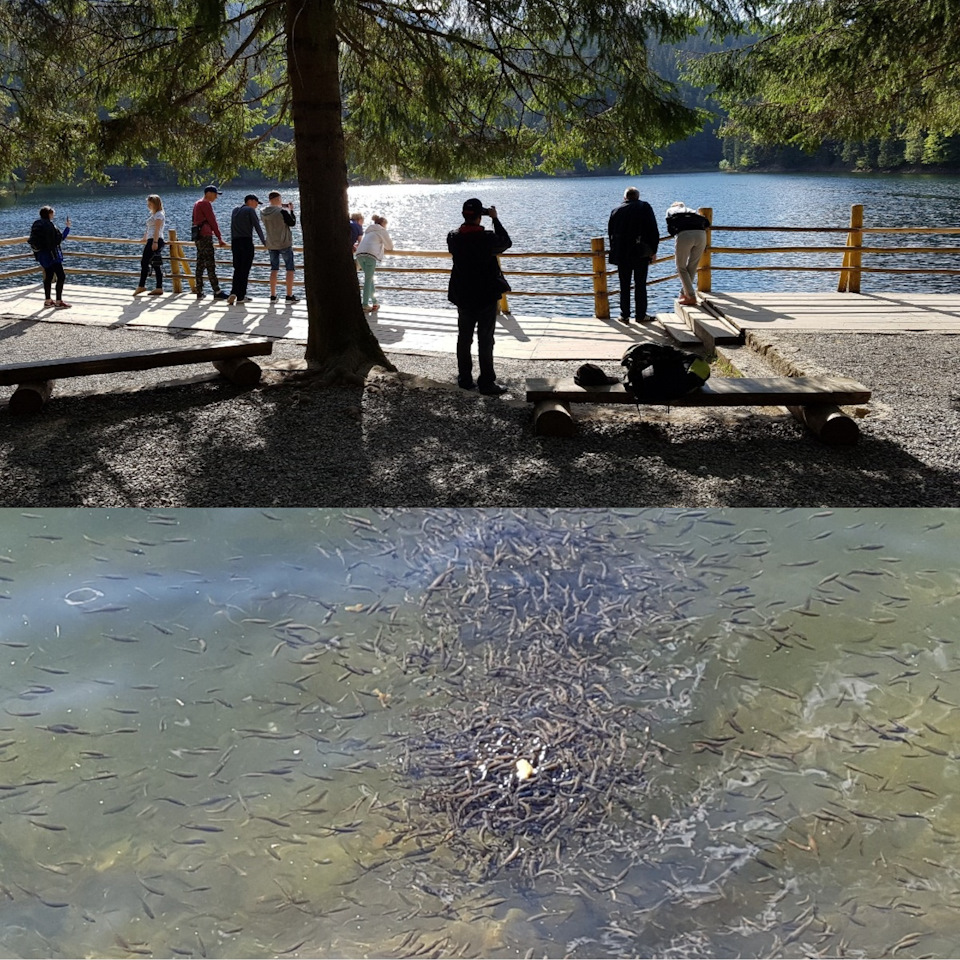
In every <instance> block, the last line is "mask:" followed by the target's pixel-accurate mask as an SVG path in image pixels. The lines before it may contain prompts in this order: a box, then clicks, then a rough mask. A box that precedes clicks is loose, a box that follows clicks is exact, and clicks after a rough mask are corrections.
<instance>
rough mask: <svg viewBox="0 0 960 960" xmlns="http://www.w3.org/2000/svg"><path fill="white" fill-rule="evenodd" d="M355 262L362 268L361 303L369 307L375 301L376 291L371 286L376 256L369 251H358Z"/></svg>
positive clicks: (375, 267) (375, 268) (375, 269)
mask: <svg viewBox="0 0 960 960" xmlns="http://www.w3.org/2000/svg"><path fill="white" fill-rule="evenodd" d="M357 263H359V264H360V269H361V270H363V305H364V306H365V307H369V306H372V305H373V304H375V303H376V302H377V293H376V291H375V290H374V288H373V275H374V274H375V273H376V272H377V258H376V257H374V256H371V255H370V254H369V253H358V254H357Z"/></svg>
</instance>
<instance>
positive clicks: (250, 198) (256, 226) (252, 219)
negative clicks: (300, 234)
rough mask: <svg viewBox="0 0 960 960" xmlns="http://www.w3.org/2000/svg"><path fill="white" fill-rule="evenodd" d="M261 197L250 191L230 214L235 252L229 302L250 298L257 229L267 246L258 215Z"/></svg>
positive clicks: (233, 249)
mask: <svg viewBox="0 0 960 960" xmlns="http://www.w3.org/2000/svg"><path fill="white" fill-rule="evenodd" d="M259 206H260V198H259V197H258V196H257V195H256V194H255V193H248V194H247V195H246V196H245V197H244V198H243V203H241V204H240V206H239V207H234V208H233V213H232V214H231V216H230V248H231V250H232V252H233V281H232V282H231V285H230V296H229V297H227V303H228V304H229V305H230V306H233V304H234V303H243V302H244V301H245V300H249V299H250V297H248V296H247V283H248V281H249V280H250V268H251V267H252V266H253V232H254V230H256V232H257V234H258V235H259V237H260V242H261V243H262V244H263V245H264V246H266V245H267V238H266V237H265V236H264V235H263V227H261V226H260V218H259V217H258V216H257V207H259Z"/></svg>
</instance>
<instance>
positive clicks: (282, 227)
mask: <svg viewBox="0 0 960 960" xmlns="http://www.w3.org/2000/svg"><path fill="white" fill-rule="evenodd" d="M267 199H268V200H269V203H268V204H267V205H266V206H265V207H264V208H263V213H261V214H260V217H261V219H262V220H263V229H264V231H265V232H266V234H267V250H268V251H269V253H270V302H271V303H276V301H277V274H278V273H279V272H280V258H281V257H283V266H284V268H285V270H286V278H285V279H286V282H287V296H286V302H287V303H296V302H297V301H298V300H299V299H300V298H299V297H295V296H294V295H293V270H294V266H293V233H291V231H290V228H291V227H295V226H296V225H297V215H296V214H295V213H294V212H293V204H292V203H284V202H283V198H282V197H281V196H280V192H279V191H278V190H271V191H270V194H269V196H268V197H267Z"/></svg>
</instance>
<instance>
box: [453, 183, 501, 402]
mask: <svg viewBox="0 0 960 960" xmlns="http://www.w3.org/2000/svg"><path fill="white" fill-rule="evenodd" d="M483 217H489V218H490V222H491V223H492V224H493V229H492V230H485V229H484V228H483V226H482V224H481V222H480V221H481V219H482V218H483ZM512 245H513V243H512V241H511V240H510V236H509V235H508V234H507V231H506V230H505V229H504V227H503V224H501V223H500V219H499V217H498V216H497V208H496V207H489V208H486V207H484V205H483V204H482V203H481V202H480V201H479V200H478V199H476V197H471V198H470V199H469V200H466V201H464V204H463V223H462V225H461V226H460V227H459V229H457V230H451V231H450V232H449V233H448V234H447V249H448V250H449V251H450V255H451V256H452V257H453V269H452V270H451V271H450V283H449V286H448V288H447V299H448V300H449V301H450V302H451V303H453V304H456V307H457V328H458V333H457V384H458V385H459V386H460V388H461V389H463V390H472V389H473V388H474V386H476V388H477V389H478V390H479V391H480V393H484V394H487V395H488V396H493V397H496V396H499V395H500V394H502V393H506V392H507V388H506V387H502V386H500V384H498V383H497V375H496V372H495V371H494V368H493V331H494V328H495V327H496V324H497V303H498V301H499V300H500V298H501V297H502V296H503V295H504V294H505V293H507V292H508V291H509V289H510V285H509V284H508V283H507V281H506V278H505V277H504V275H503V272H502V271H501V269H500V262H499V261H498V260H497V257H498V256H499V255H500V254H501V253H503V251H504V250H507V249H508V248H509V247H511V246H512ZM474 331H476V335H477V357H478V359H479V361H480V376H479V377H477V381H476V384H474V381H473V359H472V357H471V355H470V354H471V350H472V348H473V335H474Z"/></svg>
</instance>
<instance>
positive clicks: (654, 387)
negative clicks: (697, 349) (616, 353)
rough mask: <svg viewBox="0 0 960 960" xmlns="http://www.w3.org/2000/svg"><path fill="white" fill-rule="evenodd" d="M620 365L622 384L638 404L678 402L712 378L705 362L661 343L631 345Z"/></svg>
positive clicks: (708, 365)
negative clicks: (622, 371)
mask: <svg viewBox="0 0 960 960" xmlns="http://www.w3.org/2000/svg"><path fill="white" fill-rule="evenodd" d="M620 363H621V364H622V365H623V367H624V374H623V382H624V383H625V384H626V385H627V387H628V388H629V389H630V392H631V393H632V394H633V395H634V397H636V399H637V400H638V401H642V400H657V401H663V400H676V399H678V398H679V397H682V396H684V395H685V394H688V393H692V392H693V391H694V390H699V389H700V387H702V386H703V385H704V383H706V382H707V379H708V378H709V376H710V364H709V363H707V361H706V360H704V359H703V358H701V357H698V356H697V355H696V354H695V353H685V352H684V351H683V350H678V349H677V348H676V347H671V346H668V345H666V344H660V343H634V344H631V345H630V346H629V347H627V349H626V351H625V352H624V354H623V359H622V360H621V361H620Z"/></svg>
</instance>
